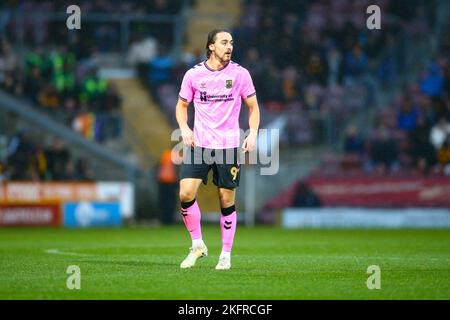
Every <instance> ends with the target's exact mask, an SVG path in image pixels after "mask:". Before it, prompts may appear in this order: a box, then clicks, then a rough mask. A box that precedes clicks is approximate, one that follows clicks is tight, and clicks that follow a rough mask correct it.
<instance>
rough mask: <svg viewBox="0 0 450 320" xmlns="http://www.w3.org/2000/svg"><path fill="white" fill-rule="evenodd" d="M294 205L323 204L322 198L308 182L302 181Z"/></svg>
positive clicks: (306, 206)
mask: <svg viewBox="0 0 450 320" xmlns="http://www.w3.org/2000/svg"><path fill="white" fill-rule="evenodd" d="M291 206H292V207H297V208H317V207H321V206H322V200H320V197H319V196H318V195H317V194H316V193H315V192H314V191H313V190H312V189H311V187H310V186H309V185H308V184H307V183H306V182H300V183H299V185H298V187H297V190H296V192H295V194H294V198H293V199H292V204H291Z"/></svg>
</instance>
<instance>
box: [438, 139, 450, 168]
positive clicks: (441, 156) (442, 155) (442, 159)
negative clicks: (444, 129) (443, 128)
mask: <svg viewBox="0 0 450 320" xmlns="http://www.w3.org/2000/svg"><path fill="white" fill-rule="evenodd" d="M438 161H439V164H440V165H441V168H442V172H443V173H444V175H446V176H450V134H448V135H447V137H446V138H445V141H444V143H443V144H442V146H441V147H440V148H439V151H438Z"/></svg>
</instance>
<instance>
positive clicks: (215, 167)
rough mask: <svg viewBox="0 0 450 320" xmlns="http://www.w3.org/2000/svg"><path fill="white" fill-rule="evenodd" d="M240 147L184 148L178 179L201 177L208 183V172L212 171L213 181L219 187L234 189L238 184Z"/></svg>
mask: <svg viewBox="0 0 450 320" xmlns="http://www.w3.org/2000/svg"><path fill="white" fill-rule="evenodd" d="M239 150H240V148H232V149H208V148H202V147H191V148H185V149H184V152H183V163H182V164H181V170H180V179H186V178H194V179H202V181H203V183H204V184H205V185H206V184H207V183H208V173H209V171H210V170H211V169H212V171H213V183H214V184H215V185H216V186H217V187H219V188H226V189H234V188H237V187H238V186H239V178H240V173H241V172H240V171H241V170H240V169H241V166H240V163H239V155H238V152H239Z"/></svg>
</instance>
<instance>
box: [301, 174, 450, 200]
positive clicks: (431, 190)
mask: <svg viewBox="0 0 450 320" xmlns="http://www.w3.org/2000/svg"><path fill="white" fill-rule="evenodd" d="M309 183H310V185H311V187H312V188H313V190H314V191H315V192H316V193H318V195H319V196H320V198H321V199H322V201H323V203H324V205H328V206H352V207H450V179H449V178H397V177H395V178H394V177H392V178H389V177H360V178H358V177H347V178H343V177H340V178H332V179H330V178H311V179H310V180H309Z"/></svg>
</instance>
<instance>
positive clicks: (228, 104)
mask: <svg viewBox="0 0 450 320" xmlns="http://www.w3.org/2000/svg"><path fill="white" fill-rule="evenodd" d="M255 94H256V92H255V87H254V86H253V81H252V78H251V76H250V73H249V72H248V70H247V69H245V68H243V67H242V66H240V65H239V64H237V63H235V62H233V61H230V62H229V63H228V64H227V65H226V66H225V67H224V68H222V69H220V70H212V69H211V68H209V67H208V66H207V64H206V62H205V61H204V62H202V63H199V64H197V65H195V66H194V67H193V68H191V69H189V70H188V71H187V72H186V74H185V75H184V78H183V82H182V84H181V90H180V93H179V96H180V99H182V100H184V101H186V102H191V101H194V107H195V120H194V139H195V144H196V146H198V147H204V148H211V149H228V148H236V147H239V142H240V140H239V138H240V137H239V113H240V110H241V103H242V99H246V98H249V97H251V96H253V95H255Z"/></svg>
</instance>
